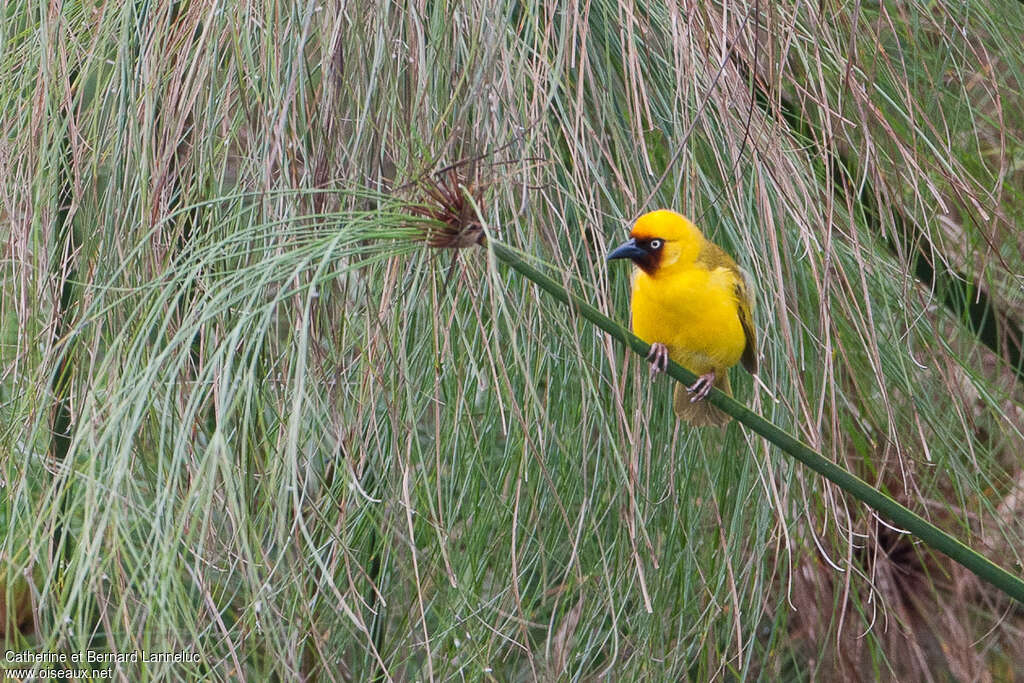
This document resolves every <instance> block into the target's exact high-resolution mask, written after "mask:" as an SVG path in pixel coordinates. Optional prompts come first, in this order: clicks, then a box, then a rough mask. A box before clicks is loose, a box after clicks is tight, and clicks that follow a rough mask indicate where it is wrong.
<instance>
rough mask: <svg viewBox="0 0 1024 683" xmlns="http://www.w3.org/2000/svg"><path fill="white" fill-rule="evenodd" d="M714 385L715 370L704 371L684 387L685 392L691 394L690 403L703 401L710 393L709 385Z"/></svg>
mask: <svg viewBox="0 0 1024 683" xmlns="http://www.w3.org/2000/svg"><path fill="white" fill-rule="evenodd" d="M714 385H715V371H714V370H712V371H711V372H707V373H704V374H703V375H701V376H700V377H698V378H697V381H696V382H694V383H693V384H692V385H690V386H688V387H686V391H687V393H690V394H693V398H691V399H690V403H696V402H697V401H703V400H704V399H706V398H707V397H708V394H710V393H711V387H713V386H714Z"/></svg>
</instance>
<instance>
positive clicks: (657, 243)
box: [651, 240, 661, 249]
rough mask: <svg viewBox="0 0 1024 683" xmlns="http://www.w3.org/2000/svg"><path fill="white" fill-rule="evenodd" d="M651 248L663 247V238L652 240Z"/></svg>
mask: <svg viewBox="0 0 1024 683" xmlns="http://www.w3.org/2000/svg"><path fill="white" fill-rule="evenodd" d="M651 249H661V240H651Z"/></svg>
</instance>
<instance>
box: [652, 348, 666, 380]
mask: <svg viewBox="0 0 1024 683" xmlns="http://www.w3.org/2000/svg"><path fill="white" fill-rule="evenodd" d="M647 360H649V361H651V377H654V376H655V375H657V374H658V373H659V372H665V371H666V370H668V347H667V346H665V345H664V344H651V350H650V351H648V353H647Z"/></svg>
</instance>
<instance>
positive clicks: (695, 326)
mask: <svg viewBox="0 0 1024 683" xmlns="http://www.w3.org/2000/svg"><path fill="white" fill-rule="evenodd" d="M619 258H628V259H630V260H631V261H633V263H635V264H636V265H637V269H636V272H635V273H634V276H633V299H632V309H633V333H634V334H636V336H638V337H640V338H641V339H643V340H644V341H645V342H647V343H648V344H650V345H651V352H650V354H649V355H648V356H647V359H648V360H650V361H651V375H652V376H654V375H656V374H657V373H658V372H662V371H664V370H665V369H666V368H668V359H669V358H671V359H672V360H674V361H675V362H677V363H679V364H680V365H682V366H683V367H684V368H686V369H687V370H689V371H690V372H692V373H694V374H695V375H698V376H699V378H698V379H697V381H696V382H694V383H693V385H692V386H689V387H685V390H684V387H683V385H681V384H679V385H676V388H675V395H674V401H673V407H674V408H675V413H676V415H677V416H678V417H680V418H681V419H683V420H686V421H687V422H689V423H690V424H692V425H697V426H706V425H710V426H720V425H724V424H725V423H726V422H728V421H729V416H728V415H726V414H725V413H723V412H722V411H720V410H718V409H717V408H715V407H714V406H712V405H711V404H710V403H706V402H704V399H705V398H707V396H708V394H709V393H711V387H712V386H715V387H717V388H718V389H721V390H722V391H723V392H725V393H726V394H729V395H730V396H731V395H732V388H731V387H730V385H729V374H728V369H729V368H730V367H732V366H733V365H736V363H737V362H740V361H742V362H743V367H745V368H746V369H747V370H749V371H750V372H751V373H755V372H757V339H756V336H755V332H754V319H753V308H754V306H753V296H752V293H751V288H750V286H749V285H748V284H747V280H746V278H745V277H744V275H743V272H742V271H741V270H740V268H739V266H737V265H736V262H735V261H733V260H732V259H731V258H730V257H729V255H728V254H726V253H725V252H724V251H722V249H721V248H719V247H718V246H717V245H715V244H713V243H711V242H710V241H708V240H707V239H705V238H704V235H703V234H701V231H700V230H699V229H698V228H697V226H695V225H694V224H693V223H691V222H690V221H689V220H687V219H686V218H685V217H683V216H681V215H679V214H678V213H676V212H674V211H667V210H660V211H652V212H650V213H647V214H644V215H643V216H641V217H640V218H638V219H637V221H636V224H635V225H634V226H633V230H632V232H630V233H629V240H628V241H627V242H626V243H625V244H622V245H620V246H619V247H617V248H615V249H614V250H612V252H611V253H609V254H608V259H609V260H611V259H619Z"/></svg>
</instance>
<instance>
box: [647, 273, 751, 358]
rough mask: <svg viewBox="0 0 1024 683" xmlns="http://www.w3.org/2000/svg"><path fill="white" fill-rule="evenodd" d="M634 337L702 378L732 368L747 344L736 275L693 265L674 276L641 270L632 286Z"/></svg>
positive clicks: (672, 274) (673, 274)
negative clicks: (660, 349) (662, 350)
mask: <svg viewBox="0 0 1024 683" xmlns="http://www.w3.org/2000/svg"><path fill="white" fill-rule="evenodd" d="M632 308H633V332H634V333H635V334H636V336H638V337H640V338H641V339H643V340H644V341H645V342H647V343H648V344H653V343H655V342H658V343H661V344H664V345H665V346H667V347H668V350H669V355H670V356H671V357H672V360H674V361H676V362H677V363H679V364H680V365H682V366H683V367H685V368H687V369H688V370H690V371H691V372H694V373H696V374H698V375H701V374H704V373H706V372H709V371H711V370H716V371H718V372H722V371H724V370H725V369H726V368H729V367H732V366H733V365H735V364H736V363H737V362H739V359H740V356H742V355H743V348H744V346H745V345H746V340H745V337H744V335H743V326H742V325H741V323H740V318H739V312H738V306H737V300H736V275H735V274H734V273H733V272H731V271H729V270H728V269H726V268H715V269H713V270H709V269H707V268H703V267H699V266H694V267H692V268H687V269H685V270H678V269H677V270H675V271H674V272H672V273H671V274H670V275H665V276H661V277H659V276H651V275H648V274H647V273H645V272H643V271H638V272H637V274H636V278H635V279H634V281H633V303H632Z"/></svg>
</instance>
